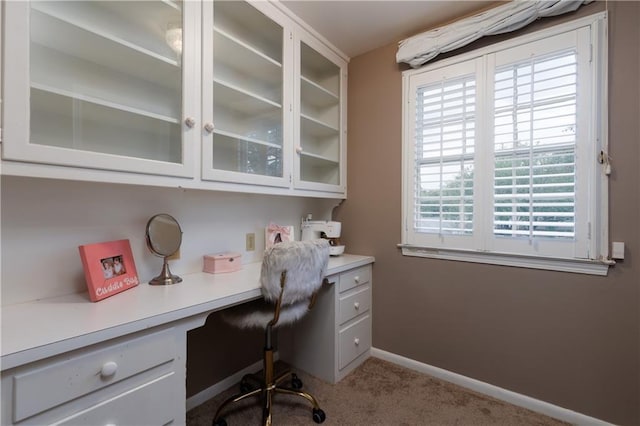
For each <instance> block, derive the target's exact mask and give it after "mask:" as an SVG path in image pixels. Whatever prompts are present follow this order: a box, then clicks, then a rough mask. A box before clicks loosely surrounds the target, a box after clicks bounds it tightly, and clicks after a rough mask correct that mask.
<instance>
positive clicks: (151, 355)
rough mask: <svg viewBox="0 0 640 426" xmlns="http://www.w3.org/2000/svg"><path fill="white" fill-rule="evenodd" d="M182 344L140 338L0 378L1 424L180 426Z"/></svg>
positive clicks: (162, 333)
mask: <svg viewBox="0 0 640 426" xmlns="http://www.w3.org/2000/svg"><path fill="white" fill-rule="evenodd" d="M184 339H185V337H184V333H183V332H179V331H177V330H176V329H175V328H165V329H162V330H158V331H150V332H147V331H145V332H141V333H136V334H133V335H131V336H127V337H123V338H119V339H114V340H113V341H107V342H104V343H100V344H97V345H93V346H89V347H86V348H82V349H79V350H76V351H72V352H68V353H65V354H61V355H58V356H55V357H52V358H48V359H44V360H41V361H37V362H34V363H31V364H27V365H23V366H20V367H16V368H14V369H11V370H7V371H3V372H2V395H3V398H2V419H1V423H2V424H3V425H12V424H19V425H50V424H56V425H58V424H60V425H98V424H101V425H102V424H104V425H107V424H108V425H146V424H149V425H150V424H153V425H166V424H181V423H183V422H184V401H185V395H184V381H185V368H184V365H185V358H186V357H185V354H184V353H182V352H184V350H183V349H180V348H184V347H185V344H184V342H182V341H183V340H184ZM9 395H12V397H11V398H10V397H8V396H9Z"/></svg>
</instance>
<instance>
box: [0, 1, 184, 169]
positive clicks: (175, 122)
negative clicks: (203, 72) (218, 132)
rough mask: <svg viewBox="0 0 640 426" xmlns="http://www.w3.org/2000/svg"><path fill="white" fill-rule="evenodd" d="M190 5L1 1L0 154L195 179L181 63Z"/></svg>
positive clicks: (48, 162) (8, 156) (17, 157)
mask: <svg viewBox="0 0 640 426" xmlns="http://www.w3.org/2000/svg"><path fill="white" fill-rule="evenodd" d="M183 6H184V9H183ZM191 9H193V4H192V3H191V2H185V3H184V4H183V3H182V2H172V1H139V2H130V1H117V2H114V1H86V2H78V1H55V2H52V1H37V2H36V1H34V2H30V3H27V2H7V3H6V9H5V12H6V15H5V43H6V51H5V64H6V67H5V69H4V78H5V93H4V98H5V99H4V101H5V116H4V126H5V128H4V135H3V136H4V137H3V139H4V143H3V159H8V160H20V161H26V162H35V163H47V164H56V165H64V166H79V167H86V168H93V169H106V170H118V171H134V172H137V173H151V174H159V175H167V176H187V177H189V176H193V169H194V158H193V154H192V150H191V149H189V145H192V144H193V141H189V136H190V135H189V133H195V131H191V132H190V130H191V129H190V128H189V126H188V125H185V124H183V123H185V120H186V119H187V118H188V117H189V113H185V111H188V110H189V109H191V110H192V111H191V114H194V113H196V112H197V111H193V108H194V106H195V105H197V101H196V100H195V99H194V98H193V95H194V90H193V89H189V88H187V87H186V85H185V83H184V82H186V81H188V79H186V78H183V76H184V75H185V74H189V73H190V70H188V69H187V68H186V67H185V65H186V64H184V63H183V61H182V55H183V54H184V55H185V56H187V55H192V54H193V52H192V51H189V50H192V49H193V43H188V40H189V39H193V37H194V34H193V33H189V31H191V32H192V31H193V30H186V29H185V31H184V33H183V31H182V28H183V27H184V25H183V21H184V20H185V18H186V16H187V14H193V13H195V9H193V10H191ZM172 35H175V36H176V40H172V38H171V37H172ZM8 58H10V59H11V60H10V61H6V59H8ZM192 138H193V137H192Z"/></svg>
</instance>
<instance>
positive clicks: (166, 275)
mask: <svg viewBox="0 0 640 426" xmlns="http://www.w3.org/2000/svg"><path fill="white" fill-rule="evenodd" d="M181 282H182V278H180V277H179V276H177V275H173V274H172V273H171V271H170V270H169V262H168V261H167V256H165V257H164V262H163V263H162V271H161V272H160V275H158V276H157V277H155V278H154V279H152V280H151V281H149V284H151V285H170V284H177V283H181Z"/></svg>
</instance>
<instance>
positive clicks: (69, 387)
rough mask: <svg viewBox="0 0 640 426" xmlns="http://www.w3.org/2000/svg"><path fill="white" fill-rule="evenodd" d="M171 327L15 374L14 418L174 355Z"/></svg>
mask: <svg viewBox="0 0 640 426" xmlns="http://www.w3.org/2000/svg"><path fill="white" fill-rule="evenodd" d="M176 346H177V342H176V341H175V337H174V332H173V330H172V329H169V330H163V331H160V332H157V333H153V334H150V335H146V336H141V337H138V338H134V339H131V340H127V341H124V342H121V343H117V344H111V345H108V344H107V345H101V346H99V347H97V348H96V349H89V350H81V351H76V352H74V353H71V354H68V355H61V356H59V357H58V359H59V361H55V360H53V361H52V362H51V363H48V364H47V365H46V366H45V367H42V368H37V369H33V370H30V371H27V372H25V373H20V374H16V375H15V376H13V391H14V412H13V421H14V422H19V421H21V420H23V419H25V418H27V417H30V416H33V415H35V414H38V413H41V412H43V411H45V410H48V409H50V408H53V407H55V406H58V405H60V404H63V403H65V402H67V401H70V400H72V399H75V398H78V397H80V396H83V395H86V394H89V393H91V392H94V391H96V390H99V389H102V388H104V387H106V386H109V385H111V384H113V383H116V382H119V381H121V380H124V379H126V378H128V377H131V376H134V375H136V374H138V373H141V372H143V371H145V370H148V369H150V368H153V367H155V366H158V365H161V364H165V363H169V362H171V361H172V360H173V359H174V358H175V347H176Z"/></svg>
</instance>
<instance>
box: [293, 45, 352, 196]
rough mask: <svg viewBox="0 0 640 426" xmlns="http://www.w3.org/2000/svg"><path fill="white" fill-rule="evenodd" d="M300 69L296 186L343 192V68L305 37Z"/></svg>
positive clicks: (300, 48)
mask: <svg viewBox="0 0 640 426" xmlns="http://www.w3.org/2000/svg"><path fill="white" fill-rule="evenodd" d="M298 69H299V75H298V78H299V81H298V84H299V94H300V99H299V102H300V103H299V109H298V120H299V121H298V123H297V124H298V125H297V131H298V135H297V137H296V141H297V142H298V146H297V147H296V152H297V154H298V155H297V165H296V172H297V173H296V177H297V179H296V186H297V187H300V188H307V189H321V190H330V191H338V192H340V191H344V176H343V169H342V158H343V154H344V153H343V143H342V126H343V113H344V111H342V102H341V101H342V93H343V84H344V82H343V80H342V78H341V77H342V69H341V67H340V65H338V64H337V63H336V62H334V61H332V60H330V59H329V58H328V57H327V56H325V55H323V54H321V53H320V52H319V51H318V50H316V49H314V47H312V46H311V44H310V43H307V42H306V41H305V40H304V39H303V40H300V42H299V64H298Z"/></svg>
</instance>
